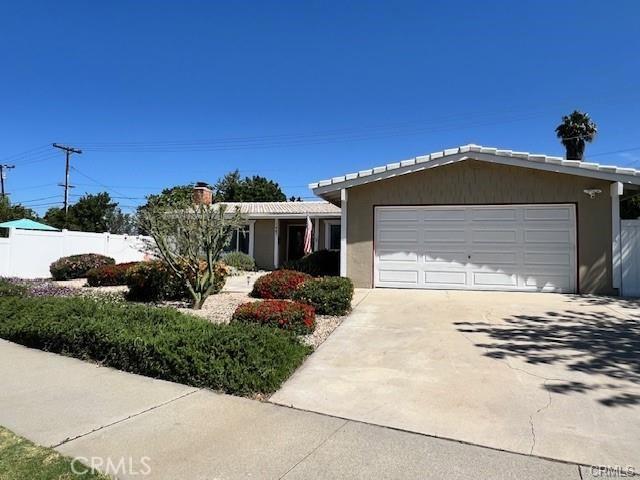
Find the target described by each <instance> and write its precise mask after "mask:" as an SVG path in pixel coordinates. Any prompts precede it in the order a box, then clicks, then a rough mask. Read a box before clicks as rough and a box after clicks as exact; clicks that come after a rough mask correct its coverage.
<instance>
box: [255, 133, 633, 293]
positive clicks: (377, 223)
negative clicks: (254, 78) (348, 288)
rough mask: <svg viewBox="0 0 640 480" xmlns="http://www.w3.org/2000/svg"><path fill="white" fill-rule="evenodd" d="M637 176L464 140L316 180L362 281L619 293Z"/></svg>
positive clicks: (350, 269)
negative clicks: (624, 214)
mask: <svg viewBox="0 0 640 480" xmlns="http://www.w3.org/2000/svg"><path fill="white" fill-rule="evenodd" d="M639 185H640V170H636V169H633V168H619V167H612V166H603V165H599V164H597V163H589V162H581V161H576V160H565V159H563V158H560V157H553V156H546V155H534V154H529V153H525V152H514V151H511V150H499V149H496V148H487V147H482V146H478V145H466V146H462V147H458V148H452V149H448V150H444V151H441V152H436V153H432V154H430V155H425V156H421V157H416V158H411V159H408V160H404V161H401V162H396V163H391V164H389V165H385V166H381V167H375V168H371V169H366V170H362V171H359V172H355V173H350V174H347V175H343V176H338V177H334V178H331V179H329V180H323V181H320V182H317V183H312V184H311V185H310V186H309V187H310V188H311V189H312V190H313V192H314V194H316V195H318V196H319V197H321V198H322V199H324V200H326V201H328V202H331V203H332V204H334V205H335V206H339V207H340V219H341V225H342V229H341V239H340V243H341V248H340V264H341V265H340V269H341V275H343V276H348V277H350V278H351V279H352V280H353V282H354V284H355V286H356V287H366V288H370V287H394V288H436V289H438V288H440V289H470V290H473V289H476V290H516V291H553V292H579V293H597V294H615V293H618V289H619V288H620V283H621V252H620V248H621V247H620V215H619V205H620V204H619V200H620V197H621V196H622V195H624V194H626V193H630V192H632V191H637V190H638V189H639ZM291 205H292V206H293V205H295V204H291ZM324 208H326V207H323V209H324ZM304 215H305V214H304V213H303V214H302V216H304ZM264 235H265V237H270V234H269V233H264ZM266 248H267V250H269V246H267V247H266Z"/></svg>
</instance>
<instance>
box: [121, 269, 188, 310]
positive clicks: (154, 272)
mask: <svg viewBox="0 0 640 480" xmlns="http://www.w3.org/2000/svg"><path fill="white" fill-rule="evenodd" d="M125 280H126V284H127V286H128V287H129V293H128V294H127V298H128V299H129V300H134V301H140V302H157V301H162V300H184V299H186V298H187V297H188V296H189V292H187V287H186V286H185V285H184V283H183V282H182V281H180V279H179V278H177V277H176V276H175V275H173V274H172V272H171V271H170V269H169V267H168V266H167V265H165V264H164V263H163V262H161V261H159V260H155V261H152V262H140V263H138V264H137V265H134V266H132V267H130V268H129V269H127V272H126V273H125Z"/></svg>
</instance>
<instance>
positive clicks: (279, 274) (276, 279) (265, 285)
mask: <svg viewBox="0 0 640 480" xmlns="http://www.w3.org/2000/svg"><path fill="white" fill-rule="evenodd" d="M311 278H312V277H311V275H308V274H306V273H302V272H296V271H294V270H276V271H274V272H271V273H268V274H267V275H264V276H262V277H260V278H258V279H257V280H256V281H255V283H254V284H253V290H252V292H251V296H252V297H256V298H291V297H292V296H293V293H294V292H295V291H296V290H297V289H298V287H299V286H300V285H302V284H303V283H304V282H306V281H307V280H310V279H311Z"/></svg>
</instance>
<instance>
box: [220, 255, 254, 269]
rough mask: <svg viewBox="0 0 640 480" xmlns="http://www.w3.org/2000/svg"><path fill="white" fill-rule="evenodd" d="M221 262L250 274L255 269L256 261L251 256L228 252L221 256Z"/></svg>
mask: <svg viewBox="0 0 640 480" xmlns="http://www.w3.org/2000/svg"><path fill="white" fill-rule="evenodd" d="M222 261H223V262H224V263H226V264H227V265H229V266H230V267H233V268H235V269H237V270H242V271H245V272H252V271H254V270H255V269H256V261H255V260H254V259H253V257H252V256H250V255H247V254H246V253H242V252H229V253H226V254H224V255H223V257H222Z"/></svg>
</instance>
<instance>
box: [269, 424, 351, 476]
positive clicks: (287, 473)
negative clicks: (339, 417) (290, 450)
mask: <svg viewBox="0 0 640 480" xmlns="http://www.w3.org/2000/svg"><path fill="white" fill-rule="evenodd" d="M349 422H350V420H346V421H345V422H344V423H343V424H342V425H340V426H339V427H338V428H336V429H335V430H334V431H333V432H331V434H330V435H329V436H328V437H327V438H325V439H324V440H323V441H322V442H320V443H319V444H318V446H316V447H315V448H314V449H313V450H311V451H310V452H309V453H307V454H306V455H305V456H304V457H302V458H301V459H300V460H299V461H297V462H296V463H295V464H294V465H293V466H292V467H291V468H290V469H289V470H287V471H286V472H284V474H282V476H281V477H279V478H278V480H282V479H283V478H284V477H286V476H287V475H289V473H291V471H292V470H293V469H294V468H296V467H297V466H298V465H300V464H301V463H302V462H304V461H305V460H306V459H307V458H309V457H310V456H311V455H313V454H314V453H315V452H317V451H318V449H319V448H320V447H322V446H323V445H324V444H325V443H327V442H328V441H329V440H330V439H331V438H332V437H333V436H334V435H336V434H337V433H338V432H339V431H340V430H342V429H343V428H344V426H345V425H346V424H347V423H349Z"/></svg>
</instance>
